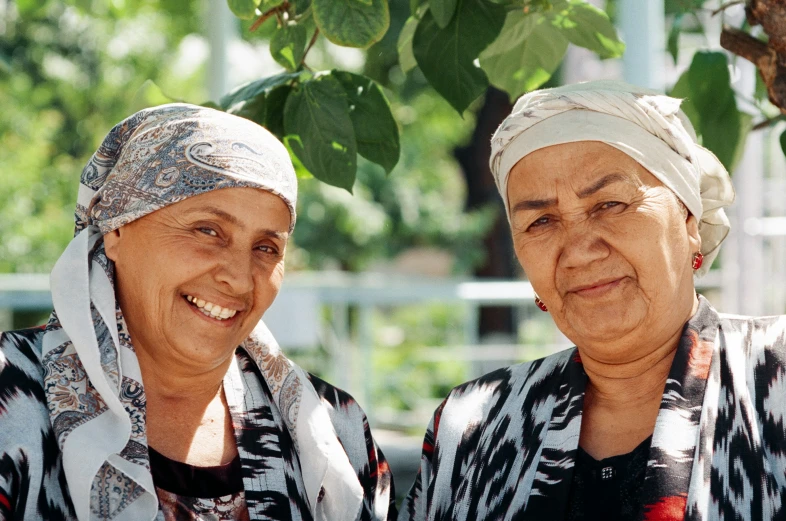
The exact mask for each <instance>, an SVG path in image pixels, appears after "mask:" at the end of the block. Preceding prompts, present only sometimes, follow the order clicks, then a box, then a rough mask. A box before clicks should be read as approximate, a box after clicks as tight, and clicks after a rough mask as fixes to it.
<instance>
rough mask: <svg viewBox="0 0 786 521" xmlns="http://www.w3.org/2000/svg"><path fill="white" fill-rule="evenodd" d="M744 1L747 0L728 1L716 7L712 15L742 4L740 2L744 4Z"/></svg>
mask: <svg viewBox="0 0 786 521" xmlns="http://www.w3.org/2000/svg"><path fill="white" fill-rule="evenodd" d="M744 3H745V0H733V1H732V2H726V3H725V4H723V5H722V6H720V7H719V8H717V9H715V10H714V11H713V12H712V16H715V15H718V14H720V13H722V12H723V11H725V10H726V9H728V8H729V7H733V6H735V5H740V4H744Z"/></svg>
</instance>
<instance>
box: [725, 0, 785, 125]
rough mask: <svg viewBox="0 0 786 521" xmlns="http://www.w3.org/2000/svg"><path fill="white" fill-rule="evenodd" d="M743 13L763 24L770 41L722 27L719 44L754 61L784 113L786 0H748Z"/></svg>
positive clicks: (770, 96) (754, 23)
mask: <svg viewBox="0 0 786 521" xmlns="http://www.w3.org/2000/svg"><path fill="white" fill-rule="evenodd" d="M745 14H746V15H747V17H748V23H750V25H752V26H755V25H761V26H762V28H763V29H764V32H765V33H766V34H767V36H768V37H769V41H768V42H766V43H765V42H763V41H761V40H758V39H756V38H754V37H753V36H751V35H749V34H748V33H746V32H744V31H740V30H738V29H734V28H731V27H724V29H723V32H722V33H721V42H720V43H721V46H723V48H724V49H726V50H727V51H730V52H732V53H734V54H736V55H738V56H741V57H743V58H745V59H746V60H748V61H750V62H752V63H753V64H754V65H756V68H757V69H759V74H760V75H761V77H762V80H764V84H765V85H766V86H767V94H768V95H769V98H770V101H771V102H772V104H773V105H775V106H776V107H778V108H779V109H781V113H783V114H786V0H749V2H748V4H747V5H746V7H745Z"/></svg>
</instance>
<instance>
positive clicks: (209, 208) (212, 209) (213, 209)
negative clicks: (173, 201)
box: [186, 206, 288, 240]
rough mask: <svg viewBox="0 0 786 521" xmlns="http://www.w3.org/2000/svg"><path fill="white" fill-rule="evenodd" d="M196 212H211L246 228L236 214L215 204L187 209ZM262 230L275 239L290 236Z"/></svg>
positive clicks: (191, 212)
mask: <svg viewBox="0 0 786 521" xmlns="http://www.w3.org/2000/svg"><path fill="white" fill-rule="evenodd" d="M196 213H209V214H212V215H214V216H215V217H218V218H219V219H223V220H225V221H227V222H229V223H230V224H233V225H235V226H237V227H238V228H240V229H243V230H245V229H246V226H245V224H243V223H242V222H241V221H240V219H238V218H237V217H235V216H234V215H232V214H230V213H227V212H225V211H224V210H221V209H219V208H216V207H215V206H203V207H200V208H192V209H191V210H188V211H186V214H187V215H188V214H196ZM261 232H262V234H263V235H264V236H266V237H272V238H274V239H280V240H285V239H286V238H287V236H288V234H287V233H283V232H277V231H275V230H271V229H269V228H265V229H263V230H261Z"/></svg>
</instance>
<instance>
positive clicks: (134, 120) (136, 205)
mask: <svg viewBox="0 0 786 521" xmlns="http://www.w3.org/2000/svg"><path fill="white" fill-rule="evenodd" d="M233 187H253V188H258V189H262V190H266V191H269V192H271V193H273V194H275V195H277V196H278V197H280V198H281V199H282V200H283V201H284V202H285V203H286V204H287V206H288V208H289V210H290V214H291V227H293V226H294V223H295V201H296V198H297V179H296V176H295V173H294V169H293V168H292V165H291V162H290V161H289V156H288V154H287V151H286V149H285V148H284V147H283V145H281V143H279V142H278V141H277V140H276V139H275V137H273V136H272V134H270V133H269V132H267V131H266V130H265V129H263V128H261V127H259V126H257V125H256V124H254V123H251V122H250V121H247V120H244V119H241V118H239V117H236V116H231V115H229V114H226V113H223V112H220V111H215V110H212V109H208V108H205V107H197V106H193V105H185V104H172V105H164V106H161V107H156V108H153V109H147V110H144V111H141V112H139V113H137V114H134V115H133V116H131V117H129V118H128V119H126V120H124V121H123V122H121V123H120V124H118V125H117V126H116V127H115V128H113V129H112V131H111V132H110V133H109V134H108V135H107V136H106V138H105V139H104V141H103V143H102V144H101V147H100V148H99V149H98V151H97V152H96V153H95V154H94V156H93V157H92V158H91V160H90V162H89V163H88V164H87V166H86V167H85V169H84V171H83V173H82V179H81V185H80V189H79V195H78V201H77V207H76V214H75V223H76V230H75V237H74V239H73V240H72V241H71V243H70V244H69V245H68V247H67V248H66V250H65V252H64V253H63V255H62V256H61V257H60V259H59V260H58V261H57V263H56V265H55V267H54V269H53V270H52V274H51V280H50V286H51V291H52V300H53V303H54V312H53V313H52V316H51V318H50V320H49V323H48V325H47V330H46V332H45V334H44V338H43V349H42V355H43V359H42V365H43V368H44V392H45V395H46V401H47V406H48V409H49V415H50V420H51V422H52V426H53V430H54V432H55V435H56V437H57V443H58V445H59V447H60V450H61V452H62V455H63V468H64V471H65V476H66V481H67V483H68V488H69V492H70V495H71V499H72V501H73V504H74V508H75V510H76V514H77V517H78V518H79V519H80V520H88V519H95V518H100V519H116V520H123V519H128V520H134V521H139V520H146V519H154V518H155V517H156V512H157V510H158V500H157V497H156V492H155V487H154V486H153V479H152V475H151V473H150V463H149V460H148V454H147V438H146V434H145V432H146V431H145V391H144V385H143V382H142V375H141V371H140V368H139V362H138V360H137V357H136V353H135V351H134V346H133V344H132V343H131V339H130V337H129V335H128V328H127V327H126V323H125V318H124V317H123V313H122V311H121V309H120V307H119V305H118V303H117V299H116V298H115V291H114V267H113V263H112V262H111V261H110V260H109V259H108V258H107V256H106V254H105V252H104V248H103V240H102V236H103V234H105V233H108V232H109V231H112V230H114V229H117V228H119V227H120V226H123V225H125V224H127V223H129V222H131V221H133V220H135V219H138V218H140V217H142V216H144V215H147V214H149V213H151V212H153V211H156V210H158V209H161V208H163V207H165V206H167V205H170V204H175V203H177V202H179V201H182V200H183V199H185V198H187V197H191V196H194V195H198V194H201V193H205V192H208V191H211V190H216V189H222V188H233ZM243 347H245V348H246V350H247V351H248V352H249V353H250V354H251V357H252V359H253V360H254V362H255V363H256V364H257V365H258V367H259V370H260V372H261V375H262V377H263V378H264V379H265V381H266V382H267V384H268V386H269V387H270V389H271V391H272V393H273V396H274V398H275V400H274V401H275V405H276V406H277V407H278V409H279V412H280V414H281V415H282V416H283V417H284V419H285V423H286V425H287V428H288V429H289V430H290V432H291V435H292V438H293V439H294V440H295V443H296V449H297V451H298V456H299V460H300V463H301V465H302V466H303V469H304V472H303V475H304V483H305V488H306V494H307V496H308V499H309V502H310V508H311V511H312V516H313V517H315V518H317V516H316V515H315V513H316V512H317V510H318V508H323V509H327V510H329V511H330V512H331V515H332V513H336V515H337V516H338V517H335V518H336V519H338V518H341V519H355V517H356V516H357V512H358V511H359V509H360V506H361V503H362V498H363V491H362V488H361V486H360V483H359V482H358V478H357V476H356V475H355V473H354V471H353V469H352V465H351V464H350V462H349V460H348V458H347V455H346V453H345V452H344V450H343V449H342V447H341V444H340V443H339V441H338V439H337V437H336V433H335V431H334V430H333V429H332V424H331V422H330V420H329V418H328V414H327V411H326V409H325V406H324V405H323V404H322V403H321V402H320V400H319V398H318V396H317V394H316V391H315V390H314V388H313V386H312V385H311V383H310V382H309V380H308V378H306V377H305V373H304V372H303V370H302V369H300V368H299V367H297V366H296V365H295V364H294V363H293V362H291V361H290V360H288V359H287V358H286V357H285V356H284V355H283V353H281V351H280V349H279V347H278V345H277V344H276V342H275V340H274V339H273V337H272V335H271V334H270V332H269V331H268V330H267V328H266V327H265V326H264V324H262V323H261V322H260V324H259V325H258V326H257V328H256V329H255V330H254V331H253V332H252V334H251V336H250V337H249V338H248V339H247V340H246V341H245V343H244V345H243ZM230 370H231V368H230ZM326 477H327V478H330V479H325V478H326ZM334 477H335V478H337V479H333V478H334ZM323 489H324V490H323ZM320 491H322V493H320ZM321 496H323V497H322V498H321V499H320V500H319V501H318V500H317V498H319V497H321Z"/></svg>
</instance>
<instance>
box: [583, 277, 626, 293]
mask: <svg viewBox="0 0 786 521" xmlns="http://www.w3.org/2000/svg"><path fill="white" fill-rule="evenodd" d="M624 278H625V277H620V278H619V279H615V280H610V281H608V282H603V283H600V284H597V285H594V286H590V287H585V288H582V289H577V290H573V291H572V293H575V294H576V295H581V296H583V297H596V296H600V295H603V294H605V293H606V292H608V291H611V290H612V289H614V288H616V287H617V286H619V285H620V283H621V282H622V280H623V279H624Z"/></svg>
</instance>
